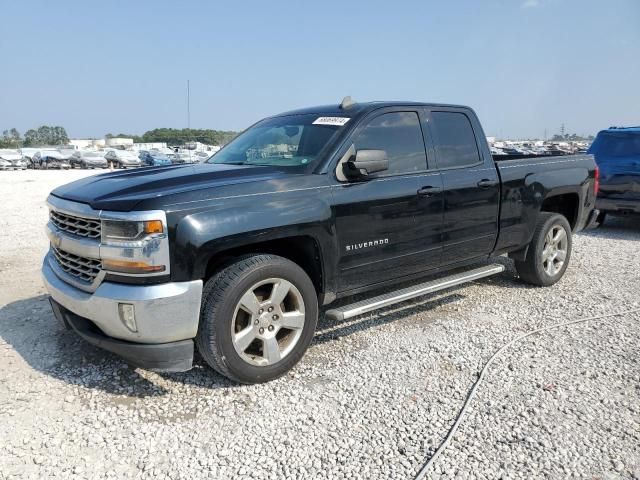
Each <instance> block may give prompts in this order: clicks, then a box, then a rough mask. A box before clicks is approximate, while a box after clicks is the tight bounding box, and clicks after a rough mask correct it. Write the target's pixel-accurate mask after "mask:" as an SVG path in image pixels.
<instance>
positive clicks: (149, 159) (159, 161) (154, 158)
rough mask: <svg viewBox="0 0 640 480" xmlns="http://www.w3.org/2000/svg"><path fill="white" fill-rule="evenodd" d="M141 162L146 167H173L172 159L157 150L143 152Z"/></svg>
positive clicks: (141, 152)
mask: <svg viewBox="0 0 640 480" xmlns="http://www.w3.org/2000/svg"><path fill="white" fill-rule="evenodd" d="M139 156H140V160H141V161H142V164H143V165H144V166H145V167H162V166H164V165H171V159H170V158H169V157H168V156H167V155H166V154H165V153H162V152H159V151H157V150H148V151H147V150H141V151H140V155H139Z"/></svg>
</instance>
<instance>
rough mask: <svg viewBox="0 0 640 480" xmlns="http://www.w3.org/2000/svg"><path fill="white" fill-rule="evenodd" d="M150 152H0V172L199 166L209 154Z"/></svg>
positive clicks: (69, 147)
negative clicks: (194, 164)
mask: <svg viewBox="0 0 640 480" xmlns="http://www.w3.org/2000/svg"><path fill="white" fill-rule="evenodd" d="M163 150H164V151H161V150H158V149H151V150H140V151H136V150H120V149H116V148H111V149H107V150H78V149H76V148H75V147H74V146H72V145H62V146H56V147H25V148H22V149H0V170H26V169H27V168H31V169H35V170H50V169H57V170H63V169H68V168H84V169H97V168H111V169H116V168H137V167H159V166H165V165H181V164H188V163H201V162H203V161H204V160H206V159H208V158H209V157H210V156H211V152H196V151H183V150H179V149H178V148H177V147H176V150H175V151H174V150H173V149H168V148H165V149H163Z"/></svg>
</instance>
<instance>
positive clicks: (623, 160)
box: [598, 156, 640, 200]
mask: <svg viewBox="0 0 640 480" xmlns="http://www.w3.org/2000/svg"><path fill="white" fill-rule="evenodd" d="M603 160H604V159H603ZM598 166H599V167H600V194H599V196H600V197H607V198H611V199H616V200H640V156H638V157H610V158H607V159H606V161H600V162H599V164H598Z"/></svg>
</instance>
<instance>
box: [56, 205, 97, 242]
mask: <svg viewBox="0 0 640 480" xmlns="http://www.w3.org/2000/svg"><path fill="white" fill-rule="evenodd" d="M49 220H51V223H53V224H54V225H55V226H56V227H58V228H59V229H60V230H64V231H65V232H68V233H71V234H72V235H77V236H79V237H86V238H100V220H97V219H94V218H82V217H75V216H73V215H68V214H66V213H62V212H57V211H55V210H51V211H50V212H49Z"/></svg>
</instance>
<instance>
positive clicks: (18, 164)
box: [0, 149, 27, 170]
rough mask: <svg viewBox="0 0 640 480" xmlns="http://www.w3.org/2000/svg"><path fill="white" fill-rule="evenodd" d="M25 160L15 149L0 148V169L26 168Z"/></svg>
mask: <svg viewBox="0 0 640 480" xmlns="http://www.w3.org/2000/svg"><path fill="white" fill-rule="evenodd" d="M26 169H27V162H25V161H24V159H23V158H22V154H21V153H20V152H18V151H17V150H8V149H2V150H0V170H26Z"/></svg>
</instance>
